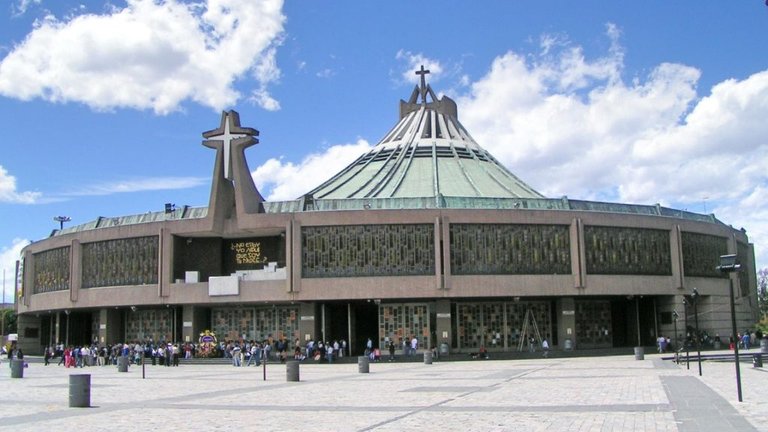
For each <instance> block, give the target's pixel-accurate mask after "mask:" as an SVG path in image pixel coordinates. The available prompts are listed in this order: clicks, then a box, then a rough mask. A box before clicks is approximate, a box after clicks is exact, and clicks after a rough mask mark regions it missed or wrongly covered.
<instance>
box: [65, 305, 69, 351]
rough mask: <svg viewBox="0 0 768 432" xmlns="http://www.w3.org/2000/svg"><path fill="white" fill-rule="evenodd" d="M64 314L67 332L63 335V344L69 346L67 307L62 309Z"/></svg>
mask: <svg viewBox="0 0 768 432" xmlns="http://www.w3.org/2000/svg"><path fill="white" fill-rule="evenodd" d="M64 314H65V315H66V316H67V334H65V335H64V346H67V347H68V346H69V309H65V310H64Z"/></svg>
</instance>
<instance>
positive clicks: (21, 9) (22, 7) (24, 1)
mask: <svg viewBox="0 0 768 432" xmlns="http://www.w3.org/2000/svg"><path fill="white" fill-rule="evenodd" d="M40 1H41V0H18V1H16V2H14V3H12V4H11V14H12V15H13V16H20V15H24V14H25V13H27V9H29V7H30V6H32V5H33V4H34V5H39V4H40Z"/></svg>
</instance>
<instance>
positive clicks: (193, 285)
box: [17, 89, 757, 355]
mask: <svg viewBox="0 0 768 432" xmlns="http://www.w3.org/2000/svg"><path fill="white" fill-rule="evenodd" d="M417 90H418V89H417ZM421 94H422V95H424V94H426V93H425V92H421ZM412 99H413V98H412ZM414 102H415V101H414V100H412V101H411V103H414ZM406 105H407V104H406ZM424 105H425V106H427V104H426V100H425V101H424ZM406 108H408V107H407V106H406ZM432 108H434V109H438V106H437V104H435V105H433V106H432ZM452 109H453V110H454V111H455V106H453V108H452ZM401 111H403V110H402V109H401ZM423 111H424V110H423V109H422V112H421V114H423ZM409 112H410V113H413V110H412V109H410V108H409V109H406V110H405V114H404V116H407V115H408V113H409ZM443 114H445V113H443ZM449 114H450V113H449ZM257 135H258V131H255V130H254V129H250V128H242V127H240V121H239V116H238V115H237V113H235V112H226V113H223V115H222V123H221V126H220V128H218V129H215V130H212V131H209V132H206V133H204V134H203V136H204V138H206V140H205V141H204V145H205V146H207V147H210V148H213V149H216V162H215V165H214V172H213V181H212V187H211V196H210V203H209V206H208V207H207V208H198V209H192V208H188V207H184V208H180V209H174V208H169V209H167V211H166V212H158V213H153V214H148V215H136V216H123V217H117V218H99V219H98V220H96V221H93V222H90V223H88V224H84V225H80V226H74V227H68V228H66V229H63V230H60V231H57V232H54V233H53V234H52V236H51V237H50V238H47V239H45V240H41V241H38V242H35V243H33V244H31V245H29V246H28V247H27V248H25V249H24V251H23V256H22V260H21V262H20V270H21V271H20V273H21V277H20V278H19V280H20V281H21V286H20V287H18V288H19V289H20V291H21V296H19V298H18V302H17V308H18V312H19V314H20V315H19V333H20V336H21V341H20V343H21V344H22V346H23V347H25V348H26V350H28V351H29V352H40V351H41V350H42V347H44V346H46V345H50V344H52V343H55V342H59V341H60V342H63V343H69V344H73V343H76V344H84V343H115V342H123V341H129V340H147V339H149V338H151V339H152V340H154V341H160V340H167V341H171V340H173V341H180V342H195V341H197V335H198V334H200V333H201V332H203V331H205V330H213V331H214V332H216V333H217V334H218V335H219V338H220V339H221V338H224V339H266V338H268V337H274V338H280V337H285V338H286V339H288V340H290V341H294V340H295V339H299V341H300V343H302V344H303V343H304V341H307V340H318V339H320V340H328V341H331V340H340V339H345V340H348V341H349V342H350V347H351V353H352V354H353V355H354V354H356V353H359V352H360V351H361V350H362V344H363V343H364V341H365V340H366V339H367V338H369V337H370V338H372V339H373V340H374V343H375V344H376V345H379V346H381V347H384V346H385V345H386V344H388V342H389V341H390V340H392V341H394V342H395V343H396V344H397V346H398V348H399V347H400V346H401V344H402V343H403V341H404V340H408V339H409V338H412V337H416V338H418V339H419V340H420V348H432V347H436V348H439V349H441V350H450V351H452V352H456V351H459V352H475V351H477V350H479V349H480V348H481V347H483V348H485V349H487V350H489V351H493V350H498V351H514V350H520V349H525V348H526V347H527V342H528V340H529V338H531V337H533V338H534V339H535V340H536V343H539V340H540V339H543V338H547V339H548V340H549V343H550V345H553V346H555V347H557V348H559V349H590V348H605V347H620V346H635V345H638V344H640V345H650V344H653V343H654V341H655V339H656V338H657V337H658V336H659V335H665V336H669V337H671V338H672V339H673V341H674V340H676V339H679V338H681V337H682V335H684V334H685V324H684V322H683V320H684V319H685V318H689V321H690V322H689V323H688V324H689V326H692V325H693V309H692V308H691V307H688V308H685V307H684V305H683V299H684V298H686V297H687V296H689V295H690V294H691V290H692V288H694V287H696V288H697V289H698V292H699V293H700V294H701V296H700V298H699V299H698V305H697V308H698V315H699V316H698V319H699V327H700V329H701V330H704V331H707V332H708V333H709V334H710V335H712V336H714V335H715V334H720V335H721V336H722V337H723V339H725V340H727V335H728V334H729V333H730V311H729V307H728V305H729V283H730V282H731V281H730V280H729V279H728V278H724V277H722V275H719V274H718V273H717V272H716V271H714V266H715V265H717V262H718V258H719V255H722V254H737V255H738V256H739V259H740V261H741V264H742V267H743V268H744V271H743V272H742V273H741V274H740V278H739V279H738V280H736V275H735V274H732V275H731V277H732V278H733V282H734V286H735V293H736V308H737V319H738V322H739V328H740V329H744V328H747V327H750V326H751V325H752V324H753V323H754V320H755V318H756V314H757V299H756V289H755V286H756V280H755V272H754V269H755V267H754V252H753V248H752V245H751V244H750V243H749V239H748V237H747V236H746V234H745V233H744V232H742V231H739V230H735V229H733V228H731V227H729V226H727V225H725V224H723V223H722V222H720V221H718V220H717V219H715V218H714V216H712V215H699V214H693V213H688V212H684V211H680V210H674V209H667V208H662V207H660V206H636V205H624V204H614V203H593V202H584V201H574V200H568V199H567V198H562V199H545V198H538V197H537V195H536V194H537V193H536V192H535V191H533V192H532V194H531V195H530V196H529V197H527V198H520V197H515V196H514V195H512V196H507V197H477V196H475V197H445V196H444V195H443V193H440V192H436V195H435V196H426V197H421V198H419V197H412V198H381V197H356V198H350V199H338V198H335V199H322V198H318V197H316V196H313V195H312V194H307V195H306V196H304V197H301V198H299V199H297V200H295V201H290V202H280V203H269V202H264V201H263V199H262V197H261V195H260V193H259V192H258V190H257V189H256V187H255V185H254V184H253V181H252V178H251V176H250V170H249V168H248V165H247V162H246V159H245V154H244V151H245V149H246V148H247V147H249V146H251V145H253V144H255V143H256V142H257V141H256V139H255V138H254V137H255V136H257ZM419 145H423V143H422V144H419ZM473 145H476V144H473ZM437 153H438V152H437V151H435V152H433V154H437ZM456 157H458V156H456ZM467 160H468V161H470V162H469V163H471V158H470V159H467ZM468 172H471V170H468ZM401 177H402V178H405V177H406V175H405V174H403V175H402V176H401ZM468 179H469V177H468ZM470 180H471V179H470ZM328 184H329V183H328V182H327V183H326V184H325V185H326V186H327V185H328ZM317 190H319V189H317ZM688 300H691V299H690V298H689V299H688ZM673 311H675V312H677V313H678V314H679V316H680V319H679V320H678V321H677V322H676V323H675V322H674V318H673ZM675 328H677V335H675V334H674V329H675Z"/></svg>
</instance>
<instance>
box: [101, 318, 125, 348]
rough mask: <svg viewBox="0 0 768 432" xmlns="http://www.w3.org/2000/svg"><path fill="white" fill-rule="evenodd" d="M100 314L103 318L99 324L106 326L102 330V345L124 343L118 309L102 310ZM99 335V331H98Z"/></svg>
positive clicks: (123, 333) (121, 321)
mask: <svg viewBox="0 0 768 432" xmlns="http://www.w3.org/2000/svg"><path fill="white" fill-rule="evenodd" d="M102 313H103V315H102V316H105V317H104V321H102V322H101V323H102V324H104V325H105V326H106V328H105V329H104V338H105V339H104V343H108V344H113V343H117V342H124V341H125V330H124V327H123V319H122V318H123V317H122V313H121V311H120V309H102ZM99 334H101V330H99Z"/></svg>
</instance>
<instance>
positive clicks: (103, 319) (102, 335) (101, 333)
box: [95, 309, 109, 345]
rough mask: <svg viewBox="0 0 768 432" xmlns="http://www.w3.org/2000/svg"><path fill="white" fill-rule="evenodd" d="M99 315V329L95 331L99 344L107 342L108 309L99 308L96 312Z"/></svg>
mask: <svg viewBox="0 0 768 432" xmlns="http://www.w3.org/2000/svg"><path fill="white" fill-rule="evenodd" d="M96 313H97V314H98V316H99V329H98V332H97V333H96V335H95V336H96V338H97V339H98V341H99V343H100V344H102V345H103V344H105V343H107V321H108V320H109V313H108V309H100V310H99V311H98V312H96Z"/></svg>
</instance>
